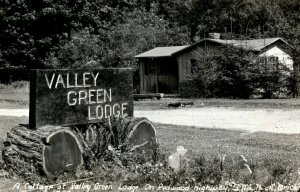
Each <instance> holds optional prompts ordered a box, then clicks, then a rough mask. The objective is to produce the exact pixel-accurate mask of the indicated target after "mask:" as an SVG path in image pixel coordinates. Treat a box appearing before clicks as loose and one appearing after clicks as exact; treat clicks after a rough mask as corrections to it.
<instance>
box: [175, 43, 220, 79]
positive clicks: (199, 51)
mask: <svg viewBox="0 0 300 192" xmlns="http://www.w3.org/2000/svg"><path fill="white" fill-rule="evenodd" d="M217 51H218V47H216V46H214V45H210V44H208V45H207V44H203V45H199V46H197V47H195V48H193V49H191V50H189V51H187V52H185V53H182V54H180V55H179V56H177V61H178V66H179V70H178V71H179V75H178V76H179V83H181V82H185V81H187V80H189V76H190V75H191V72H192V71H191V69H192V65H191V61H192V59H195V60H198V59H201V57H205V56H209V55H213V54H215V53H216V52H217Z"/></svg>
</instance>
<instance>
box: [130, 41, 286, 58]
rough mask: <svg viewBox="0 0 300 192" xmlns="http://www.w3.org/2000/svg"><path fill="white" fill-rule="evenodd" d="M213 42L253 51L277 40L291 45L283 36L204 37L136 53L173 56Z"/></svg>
mask: <svg viewBox="0 0 300 192" xmlns="http://www.w3.org/2000/svg"><path fill="white" fill-rule="evenodd" d="M205 41H206V42H207V41H208V42H213V43H217V44H220V45H232V46H234V47H238V48H244V49H247V50H253V51H262V50H263V49H264V48H266V47H267V46H269V45H271V44H273V43H275V42H277V41H281V42H282V43H283V44H286V45H288V46H290V45H289V44H288V43H287V42H286V41H284V40H283V39H282V38H279V37H276V38H264V39H251V40H234V39H233V40H226V39H209V38H206V39H202V40H200V41H198V42H196V43H194V44H192V45H185V46H171V47H156V48H154V49H151V50H149V51H146V52H144V53H141V54H139V55H136V56H135V57H136V58H155V57H171V56H172V55H175V54H180V53H182V52H185V51H187V50H189V49H190V48H192V47H194V46H197V45H198V44H200V43H203V42H205Z"/></svg>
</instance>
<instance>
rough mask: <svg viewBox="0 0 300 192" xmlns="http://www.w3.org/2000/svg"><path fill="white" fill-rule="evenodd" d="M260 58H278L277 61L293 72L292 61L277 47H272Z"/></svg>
mask: <svg viewBox="0 0 300 192" xmlns="http://www.w3.org/2000/svg"><path fill="white" fill-rule="evenodd" d="M259 56H260V57H278V61H279V62H280V63H282V64H284V65H285V66H286V67H288V68H289V69H290V70H293V60H292V58H291V56H290V55H289V54H287V53H286V52H284V51H283V50H281V49H280V48H279V47H277V46H274V47H272V48H271V49H269V50H267V51H266V52H264V53H262V54H260V55H259Z"/></svg>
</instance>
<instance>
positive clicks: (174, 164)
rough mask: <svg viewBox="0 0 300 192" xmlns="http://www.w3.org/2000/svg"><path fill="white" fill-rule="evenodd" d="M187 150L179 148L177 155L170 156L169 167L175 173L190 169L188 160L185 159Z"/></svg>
mask: <svg viewBox="0 0 300 192" xmlns="http://www.w3.org/2000/svg"><path fill="white" fill-rule="evenodd" d="M186 152H187V149H185V148H184V147H183V146H178V147H177V150H176V152H175V153H173V154H172V155H170V156H169V159H168V160H169V161H168V163H169V166H170V167H171V168H172V169H173V170H174V172H175V173H178V172H180V171H186V170H187V168H188V160H187V158H186V157H185V154H186Z"/></svg>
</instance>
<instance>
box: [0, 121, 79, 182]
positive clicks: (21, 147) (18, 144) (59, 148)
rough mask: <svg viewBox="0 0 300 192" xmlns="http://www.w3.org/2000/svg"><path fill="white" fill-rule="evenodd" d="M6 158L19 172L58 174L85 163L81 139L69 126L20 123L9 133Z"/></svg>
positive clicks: (52, 176)
mask: <svg viewBox="0 0 300 192" xmlns="http://www.w3.org/2000/svg"><path fill="white" fill-rule="evenodd" d="M4 146H5V148H4V150H3V160H4V161H5V162H6V165H7V166H8V167H9V168H10V169H11V170H12V171H13V172H15V173H18V172H20V170H23V171H24V170H26V169H27V171H29V172H42V173H44V174H45V175H46V176H47V177H48V178H55V177H57V176H59V175H61V174H62V173H64V172H75V171H76V169H77V167H78V166H81V165H82V163H83V160H82V152H83V149H82V147H81V144H80V141H79V140H78V138H77V136H76V135H75V134H74V132H73V131H72V130H71V129H70V128H68V127H60V126H44V127H41V128H39V129H36V130H32V129H28V127H26V126H23V125H20V126H17V127H14V128H12V130H11V131H10V132H8V133H7V140H6V141H5V143H4Z"/></svg>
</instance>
